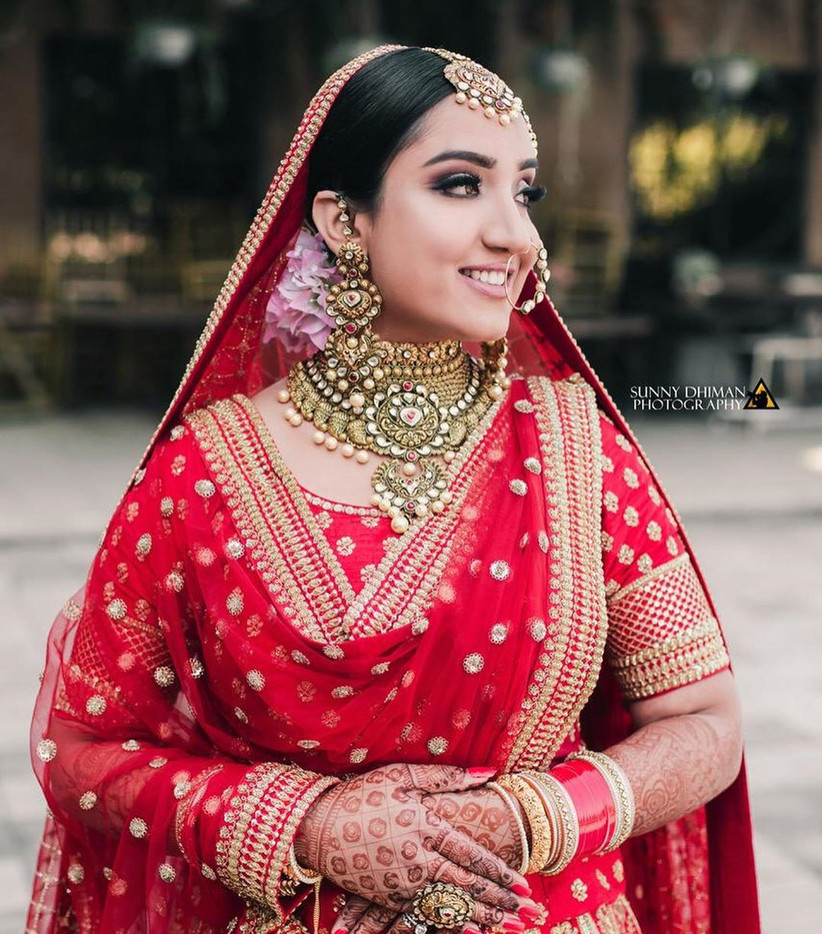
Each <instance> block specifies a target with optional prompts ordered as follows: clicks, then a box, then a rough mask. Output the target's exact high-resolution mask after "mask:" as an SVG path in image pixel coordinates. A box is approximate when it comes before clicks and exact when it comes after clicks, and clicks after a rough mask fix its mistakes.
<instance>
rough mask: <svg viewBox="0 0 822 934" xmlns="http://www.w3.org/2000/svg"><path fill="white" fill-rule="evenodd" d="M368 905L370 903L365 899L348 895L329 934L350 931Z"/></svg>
mask: <svg viewBox="0 0 822 934" xmlns="http://www.w3.org/2000/svg"><path fill="white" fill-rule="evenodd" d="M370 905H371V902H370V901H369V900H368V899H367V898H363V896H362V895H349V896H348V898H347V899H346V900H345V904H344V905H343V907H342V909H341V910H340V913H339V914H338V915H337V918H336V920H335V921H334V924H333V925H332V926H331V934H342V932H343V931H350V930H351V929H352V927H353V926H354V925H355V924H356V923H357V921H359V919H360V918H361V917H362V915H363V914H364V913H365V912H366V911H367V910H368V908H369V907H370Z"/></svg>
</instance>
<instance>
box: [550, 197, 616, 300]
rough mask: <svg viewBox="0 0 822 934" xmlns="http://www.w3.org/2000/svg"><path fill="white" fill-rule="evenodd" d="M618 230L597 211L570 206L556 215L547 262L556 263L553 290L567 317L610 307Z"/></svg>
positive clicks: (612, 221) (613, 222) (614, 289)
mask: <svg viewBox="0 0 822 934" xmlns="http://www.w3.org/2000/svg"><path fill="white" fill-rule="evenodd" d="M618 231H619V225H618V224H617V222H616V221H615V220H614V218H612V217H611V216H610V215H608V214H605V213H603V212H600V211H589V210H583V209H572V210H568V211H564V212H563V213H562V214H561V215H560V216H559V217H557V219H556V222H555V232H554V234H553V236H551V237H550V238H549V241H548V242H549V243H550V244H551V249H550V250H549V265H551V264H556V265H557V269H558V272H559V279H560V281H558V282H557V283H556V284H555V291H556V292H558V293H559V294H558V295H557V298H558V299H559V300H560V301H561V302H562V305H563V308H564V309H565V310H566V311H567V313H568V316H569V317H574V318H576V317H578V316H580V317H587V316H602V315H607V314H608V312H609V311H610V310H611V309H612V308H613V305H614V300H615V297H616V294H617V291H618V289H619V283H620V276H621V270H622V263H621V243H620V239H619V232H618ZM554 294H555V292H554V291H552V296H553V295H554Z"/></svg>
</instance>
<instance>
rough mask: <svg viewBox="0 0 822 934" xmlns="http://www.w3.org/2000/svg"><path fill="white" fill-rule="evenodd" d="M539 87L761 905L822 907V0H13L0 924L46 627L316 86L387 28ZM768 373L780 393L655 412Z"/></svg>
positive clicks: (0, 377) (5, 148)
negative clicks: (819, 581) (727, 654)
mask: <svg viewBox="0 0 822 934" xmlns="http://www.w3.org/2000/svg"><path fill="white" fill-rule="evenodd" d="M385 41H389V42H401V43H404V44H410V45H435V46H444V47H446V48H450V49H453V50H455V51H459V52H463V53H465V54H467V55H469V56H472V57H474V58H476V59H477V60H479V61H480V62H482V63H484V64H485V65H487V66H489V67H491V68H492V69H494V70H496V71H497V72H498V73H499V74H500V75H502V77H503V78H504V79H505V80H506V81H507V82H508V83H509V84H510V85H511V86H512V87H513V88H514V89H515V92H516V93H517V94H519V95H520V96H521V97H522V98H523V100H524V104H525V108H526V110H527V111H528V113H529V115H530V117H531V120H532V122H533V124H534V128H535V130H536V132H537V135H538V137H539V141H540V163H541V167H540V173H539V174H540V181H541V182H542V183H543V184H545V185H546V186H547V187H548V197H547V198H545V199H544V200H543V201H542V202H540V203H539V204H538V205H537V206H536V207H535V210H534V219H535V222H536V223H537V226H538V227H539V228H540V231H541V234H542V238H543V240H544V242H545V243H546V245H547V246H548V249H549V254H550V265H551V269H552V274H553V278H552V288H551V295H552V298H553V299H554V301H555V303H556V304H557V306H558V307H559V309H560V311H561V313H562V314H563V316H564V318H565V320H566V322H567V323H568V325H569V327H570V328H571V330H572V332H573V333H574V335H575V336H576V338H577V340H578V341H579V343H580V344H581V345H582V347H583V349H584V351H585V353H586V354H587V356H588V357H589V359H590V360H591V361H592V363H593V364H594V366H595V368H596V369H597V371H598V372H599V374H600V376H601V377H602V378H603V380H604V381H605V383H606V385H607V386H608V387H609V389H610V390H611V391H612V393H613V394H614V395H615V397H616V399H617V401H618V402H619V403H620V405H621V408H622V410H623V411H624V413H625V414H626V416H627V417H628V418H629V420H630V421H631V424H632V426H633V427H634V429H635V431H636V433H637V435H638V437H639V439H640V441H641V443H642V445H643V447H644V448H645V450H646V452H647V453H648V455H649V456H650V458H651V461H652V463H653V464H654V465H655V467H656V469H657V471H658V473H659V475H660V477H661V479H662V482H663V484H664V485H665V486H666V488H667V489H668V491H669V493H670V494H671V495H672V497H673V499H674V502H675V503H676V504H677V507H678V509H679V511H680V513H681V514H682V516H683V519H684V521H685V524H686V528H687V530H688V532H689V534H690V536H691V538H692V541H693V543H694V545H695V548H696V552H697V555H698V557H699V558H700V562H701V564H702V566H703V568H704V570H705V573H706V576H707V578H708V581H709V583H710V584H711V586H712V590H713V592H714V594H715V596H716V600H717V603H718V606H719V609H720V611H721V616H722V620H723V624H724V626H725V629H726V632H727V635H728V639H729V642H730V647H731V655H732V658H733V659H734V666H735V671H736V674H737V679H738V682H739V685H740V691H741V693H742V698H743V705H744V709H745V715H746V736H747V749H748V760H749V770H750V780H751V789H752V795H753V807H754V818H755V827H756V843H757V853H758V858H759V867H760V882H761V889H762V900H763V912H764V914H765V921H766V926H765V930H766V931H767V932H768V934H782V932H787V931H789V930H790V931H792V932H793V931H795V930H797V929H798V928H799V927H800V925H802V926H803V929H804V928H807V926H808V924H811V925H812V922H810V921H809V920H808V919H809V918H811V917H813V916H814V915H813V914H811V912H813V910H814V909H816V910H817V914H816V915H815V916H817V917H822V806H820V805H822V790H820V789H822V742H820V740H822V673H820V670H819V659H820V644H821V643H822V640H820V637H819V635H818V632H819V623H820V619H821V618H822V597H820V594H819V590H818V587H814V586H812V582H815V572H816V574H817V575H818V563H819V555H820V552H821V551H822V548H821V547H820V546H822V90H821V89H820V67H822V4H820V3H819V2H817V0H725V2H723V3H716V2H709V0H498V2H492V0H479V2H469V0H452V2H451V3H449V4H442V3H439V2H434V0H413V2H412V0H390V2H389V0H334V2H332V0H303V2H298V0H143V2H136V0H30V2H24V0H0V166H1V167H2V183H0V596H2V597H3V598H4V605H5V607H7V608H8V610H9V611H10V612H9V613H8V614H7V616H8V621H7V622H6V623H5V625H4V626H3V627H0V653H2V658H3V661H2V663H0V664H2V669H0V670H2V674H3V678H2V684H1V686H0V690H2V701H3V703H2V704H0V934H7V932H8V934H10V932H12V931H14V932H17V931H20V930H22V929H23V917H24V914H25V909H26V907H27V903H28V891H29V887H30V878H31V872H32V869H33V862H34V854H35V851H36V844H37V840H38V838H39V831H40V827H41V824H42V816H43V802H42V799H41V797H40V795H39V790H38V788H37V786H36V783H35V782H34V779H33V777H32V776H31V772H30V767H29V764H28V752H27V737H26V731H27V725H28V719H29V717H30V712H31V707H32V705H33V701H34V696H35V693H36V690H37V673H38V672H39V671H40V670H41V668H42V665H43V657H44V654H43V653H44V641H45V636H46V633H47V631H48V626H49V624H50V622H51V619H52V618H53V616H54V615H55V613H56V611H57V609H58V608H59V606H60V605H61V604H62V603H63V601H64V600H65V599H66V598H67V597H68V596H69V595H70V594H71V593H72V592H73V591H74V590H75V589H76V588H77V587H78V586H79V585H80V583H81V582H82V580H83V579H84V578H85V574H86V571H87V568H88V564H89V562H90V560H91V557H92V556H93V554H94V550H95V548H96V542H97V539H98V537H99V535H100V533H101V531H102V529H103V526H104V524H105V522H106V520H107V519H108V516H109V514H110V511H111V510H112V509H113V507H114V505H115V504H116V501H117V499H118V498H119V495H120V493H121V492H122V489H123V488H124V486H125V484H126V482H127V480H128V477H129V476H130V473H131V471H132V469H133V467H134V465H135V463H136V461H137V459H138V458H139V456H140V454H141V453H142V450H143V448H144V446H145V444H146V442H147V440H148V438H149V436H150V434H151V432H152V430H153V427H154V425H155V424H156V422H157V420H158V418H159V416H160V415H161V413H162V411H163V410H164V408H165V406H166V404H167V403H168V401H169V399H170V398H171V396H172V394H173V392H174V390H175V388H176V386H177V383H178V382H179V379H180V377H181V375H182V371H183V369H184V367H185V363H186V361H187V360H188V357H189V355H190V353H191V351H192V349H193V344H194V341H195V340H196V337H197V335H198V334H199V332H200V329H201V328H202V325H203V323H204V320H205V317H206V315H207V314H208V311H209V309H210V306H211V303H212V302H213V300H214V299H215V297H216V295H217V292H218V290H219V288H220V285H221V284H222V281H223V279H224V277H225V275H226V273H227V271H228V268H229V266H230V264H231V262H232V260H233V258H234V255H235V253H236V251H237V249H238V247H239V244H240V242H241V240H242V237H243V235H244V233H245V230H246V229H247V227H248V225H249V223H250V221H251V218H252V217H253V214H254V212H255V211H256V208H257V206H258V204H259V202H260V200H261V198H262V194H263V192H264V190H265V188H266V187H267V185H268V183H269V181H270V178H271V176H272V174H273V171H274V169H275V168H276V166H277V164H278V162H279V160H280V158H281V156H282V154H283V152H284V151H285V149H286V147H287V145H288V143H289V141H290V139H291V136H292V134H293V132H294V129H295V127H296V125H297V122H298V121H299V118H300V117H301V115H302V112H303V110H304V108H305V106H306V105H307V103H308V101H309V99H310V97H311V95H312V94H313V92H314V91H315V90H316V88H317V87H318V86H319V85H320V84H321V83H322V81H323V80H324V79H325V77H326V76H327V75H328V74H329V73H330V72H331V71H332V70H334V69H335V68H336V67H338V66H339V65H340V64H342V63H343V62H345V61H347V60H348V59H350V58H351V57H353V56H354V55H356V54H357V53H358V52H360V51H363V50H364V49H367V48H371V47H373V46H374V45H377V44H380V43H381V42H385ZM762 378H764V379H765V381H766V384H767V386H768V388H769V389H770V391H771V394H772V396H773V398H774V399H775V400H776V402H777V403H778V406H779V408H778V409H771V410H768V411H745V412H740V411H739V410H738V409H737V410H735V411H726V412H719V413H716V414H715V415H712V416H711V415H708V414H706V413H686V412H682V411H677V412H667V413H666V412H661V413H657V414H650V415H649V414H647V413H637V414H635V413H634V410H633V403H632V388H634V387H637V386H660V385H663V386H671V385H678V386H683V385H685V384H688V385H699V386H713V387H723V386H737V387H744V388H745V391H751V390H753V388H754V386H755V385H756V383H757V381H758V380H759V379H762Z"/></svg>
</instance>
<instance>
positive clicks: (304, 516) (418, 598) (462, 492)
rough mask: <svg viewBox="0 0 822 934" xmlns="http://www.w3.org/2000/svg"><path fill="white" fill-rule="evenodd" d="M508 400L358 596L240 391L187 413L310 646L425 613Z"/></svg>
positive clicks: (263, 570)
mask: <svg viewBox="0 0 822 934" xmlns="http://www.w3.org/2000/svg"><path fill="white" fill-rule="evenodd" d="M506 399H507V394H506V395H504V396H502V398H500V399H498V400H496V401H495V402H494V403H493V404H492V405H491V406H490V407H489V409H488V410H487V412H486V413H485V415H484V416H483V418H482V421H481V422H480V424H479V425H478V426H477V429H476V431H475V432H473V433H472V435H471V437H470V439H469V440H468V441H467V442H466V443H465V444H464V445H463V447H462V449H461V450H460V452H459V453H458V455H457V457H456V458H455V460H454V461H453V462H452V464H450V465H449V468H448V473H449V474H450V476H451V478H452V479H451V484H450V486H451V490H452V492H453V494H454V498H453V500H452V502H451V503H450V505H449V507H448V508H447V509H446V510H444V512H442V513H440V514H437V513H433V512H432V513H429V515H428V516H426V517H424V518H423V519H422V520H418V521H415V522H414V523H412V524H411V526H410V527H409V529H408V530H407V531H406V532H405V533H403V534H402V535H400V536H397V537H396V538H395V539H394V540H393V541H392V542H391V543H390V545H389V547H388V548H387V550H386V553H385V555H384V556H383V559H382V560H381V562H380V564H379V566H378V567H377V568H376V569H375V571H374V573H373V574H372V575H370V576H369V579H368V581H367V583H366V584H365V586H364V587H363V588H362V589H361V590H360V591H359V592H355V591H354V589H353V588H352V586H351V583H350V582H349V580H348V578H347V576H346V574H345V571H344V569H343V567H342V565H341V564H340V561H339V559H338V557H337V556H336V555H335V554H334V551H333V549H332V548H331V547H330V546H329V544H328V540H327V538H326V536H325V535H324V534H323V530H322V528H320V526H319V525H318V523H317V518H316V516H315V515H314V513H313V511H312V510H311V508H310V506H309V505H308V502H307V499H306V497H305V494H304V492H303V490H302V489H301V487H300V486H299V484H298V483H297V480H296V478H295V477H294V475H293V474H292V473H291V471H290V470H289V468H288V467H287V465H286V464H285V462H284V460H283V458H282V456H281V454H280V452H279V450H278V448H277V445H276V443H275V442H274V439H273V438H272V436H271V434H270V432H269V430H268V428H267V426H266V425H265V422H264V420H263V418H262V416H261V415H260V413H259V411H258V410H257V408H256V407H255V406H254V404H253V403H252V402H251V400H250V399H248V398H247V397H246V396H244V395H242V394H239V393H238V394H237V395H235V396H234V397H233V398H231V399H225V400H220V401H218V402H215V403H213V404H212V405H210V406H209V407H208V408H205V409H199V410H197V411H196V412H193V413H191V415H188V416H186V422H187V423H188V424H189V425H190V427H191V428H192V430H193V431H194V436H195V438H196V439H197V443H198V445H199V447H200V449H201V451H202V453H203V457H204V459H205V461H206V464H207V465H208V467H209V470H210V472H211V474H212V476H213V478H214V480H215V482H216V483H217V485H218V487H219V488H220V490H221V492H222V494H223V496H224V498H225V500H226V502H227V504H228V507H229V509H230V511H231V515H232V519H233V521H234V524H235V526H236V528H237V530H238V531H239V533H240V535H241V537H242V539H243V541H244V543H245V546H246V548H247V549H248V550H249V553H250V557H251V561H252V563H253V564H254V566H255V568H256V570H257V572H258V573H259V575H260V576H261V578H262V580H263V581H264V582H265V583H266V585H267V586H268V587H269V589H270V591H271V592H272V594H276V595H281V596H280V597H279V600H280V602H281V603H282V602H283V596H282V595H284V597H285V605H284V613H286V614H288V615H289V616H290V622H291V624H292V625H294V626H295V628H297V629H299V630H300V631H301V632H302V633H303V634H304V635H305V636H307V637H308V638H311V639H314V640H315V641H318V642H326V643H341V642H344V641H346V640H348V639H351V638H354V637H361V636H367V635H373V634H375V633H380V632H385V631H388V630H389V629H398V628H401V627H402V626H405V625H407V624H409V623H410V624H413V623H414V622H415V621H416V620H418V619H419V618H420V617H421V616H422V615H423V613H424V612H425V610H426V608H427V607H428V605H429V603H430V601H431V599H432V596H433V594H434V593H435V592H436V588H437V586H438V585H439V582H440V580H441V578H442V575H443V573H444V571H445V568H446V566H447V564H448V560H449V556H450V554H451V550H452V548H453V546H454V542H455V540H456V537H457V536H456V530H457V526H458V524H459V522H460V511H461V510H460V507H461V505H462V502H463V500H464V499H465V496H466V494H467V492H468V490H469V488H470V487H471V485H472V483H474V482H477V477H478V474H479V472H480V471H481V470H482V469H485V470H490V469H492V468H490V467H489V466H488V465H487V463H486V462H485V461H484V459H482V458H480V457H476V456H473V455H474V454H475V452H476V451H477V449H478V448H479V446H480V444H481V442H482V441H483V440H484V439H485V436H486V434H487V433H488V431H489V429H490V428H491V426H492V425H493V422H494V419H495V416H496V415H497V413H498V412H499V410H500V407H501V406H502V405H503V404H504V402H505V400H506Z"/></svg>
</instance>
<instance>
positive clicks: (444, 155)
mask: <svg viewBox="0 0 822 934" xmlns="http://www.w3.org/2000/svg"><path fill="white" fill-rule="evenodd" d="M449 159H462V160H463V161H464V162H473V163H474V164H475V165H479V166H481V167H482V168H483V169H493V168H494V166H495V165H496V164H497V160H496V159H492V158H491V157H490V156H483V155H482V153H479V152H471V151H470V150H467V149H449V150H447V151H446V152H441V153H440V154H439V155H438V156H434V157H433V158H432V159H429V160H428V162H426V163H425V166H423V168H425V167H426V166H429V165H435V164H436V163H437V162H446V161H448V160H449ZM519 167H520V169H536V168H538V167H539V163H538V162H537V160H536V159H525V160H524V161H522V162H520V164H519Z"/></svg>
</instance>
